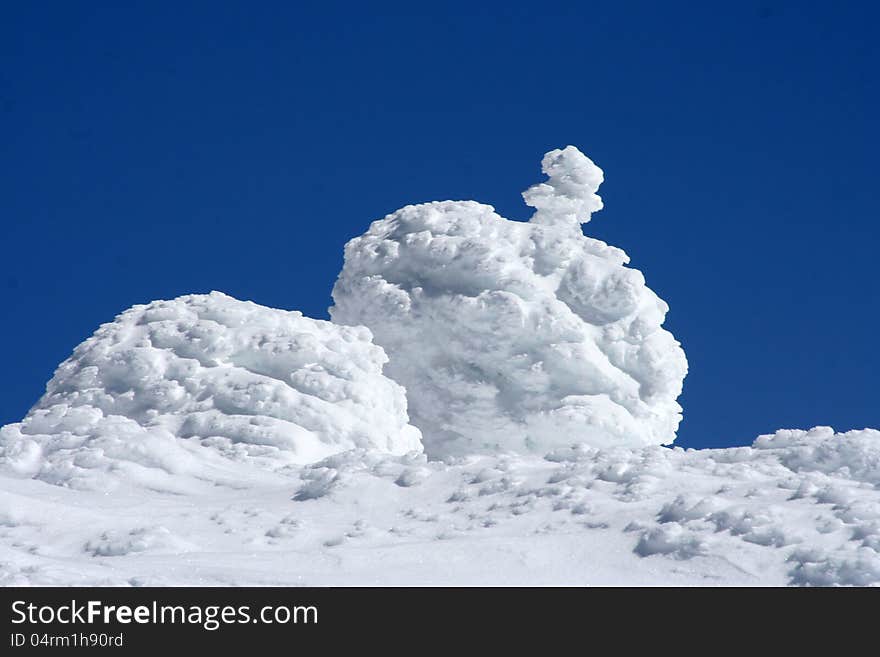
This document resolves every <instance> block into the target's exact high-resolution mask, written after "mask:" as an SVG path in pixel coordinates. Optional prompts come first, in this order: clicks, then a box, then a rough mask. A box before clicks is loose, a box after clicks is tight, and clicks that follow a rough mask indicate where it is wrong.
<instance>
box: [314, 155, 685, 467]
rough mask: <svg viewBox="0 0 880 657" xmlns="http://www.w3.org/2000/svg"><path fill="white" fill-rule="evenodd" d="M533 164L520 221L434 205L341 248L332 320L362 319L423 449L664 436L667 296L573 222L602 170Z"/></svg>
mask: <svg viewBox="0 0 880 657" xmlns="http://www.w3.org/2000/svg"><path fill="white" fill-rule="evenodd" d="M542 164H543V170H544V173H545V174H547V176H548V180H547V181H546V182H544V183H541V184H538V185H535V186H533V187H531V188H530V189H528V190H527V191H526V192H525V193H524V194H523V196H524V198H525V201H526V203H527V204H528V205H530V206H532V207H534V208H535V213H534V216H533V217H532V219H531V220H530V221H529V222H528V223H523V222H516V221H509V220H507V219H504V218H503V217H500V216H499V215H498V214H496V213H495V211H494V209H493V208H492V207H491V206H489V205H483V204H480V203H476V202H473V201H444V202H433V203H425V204H421V205H410V206H406V207H404V208H402V209H400V210H398V211H397V212H394V213H393V214H390V215H388V216H387V217H385V218H384V219H382V220H379V221H375V222H373V224H372V225H371V226H370V228H369V230H368V231H367V232H366V234H364V235H362V236H360V237H357V238H355V239H353V240H351V241H350V242H349V243H348V244H347V245H346V248H345V265H344V267H343V270H342V272H341V274H340V275H339V279H338V280H337V282H336V285H335V287H334V289H333V299H334V303H335V305H334V306H333V307H332V308H331V309H330V313H331V316H332V319H333V321H334V322H336V323H339V324H345V325H357V324H363V325H365V326H367V327H369V328H370V329H371V330H372V332H373V335H374V340H375V341H376V343H377V344H379V345H381V346H382V347H383V348H384V349H385V351H386V352H387V353H388V355H389V358H390V362H389V364H388V365H387V366H386V368H385V373H386V374H387V375H388V376H390V377H391V378H393V379H394V380H396V381H397V382H399V383H401V384H402V385H403V386H404V387H405V388H406V390H407V399H408V402H409V411H410V417H411V418H412V422H413V424H415V425H416V426H418V427H419V428H420V429H421V430H422V434H423V441H424V444H425V449H426V451H427V452H428V453H429V454H430V455H432V456H444V455H449V454H462V453H472V452H481V451H482V452H493V451H498V450H512V451H535V450H537V451H542V450H543V451H546V450H548V449H552V448H554V447H558V446H563V445H568V444H570V443H572V442H575V441H584V442H587V443H590V444H592V445H594V446H613V445H627V446H641V445H652V444H654V445H657V444H668V443H671V442H672V441H673V440H674V439H675V432H676V429H677V428H678V424H679V421H680V419H681V407H680V406H679V405H678V403H677V402H676V398H677V397H678V396H679V394H680V393H681V389H682V381H683V379H684V376H685V374H686V372H687V361H686V360H685V356H684V352H683V351H682V349H681V347H680V345H679V344H678V342H676V340H675V339H674V338H673V336H672V335H671V334H670V333H669V332H668V331H666V330H664V329H663V328H661V325H662V323H663V321H664V318H665V315H666V311H667V309H668V307H667V305H666V304H665V303H664V302H663V301H662V300H661V299H660V298H658V297H657V295H656V294H654V292H652V291H651V290H650V289H649V288H647V287H646V286H645V280H644V277H643V276H642V274H641V273H640V272H639V271H637V270H635V269H630V268H628V267H626V266H625V264H626V263H627V262H629V258H628V256H627V255H626V254H625V253H624V252H623V251H622V250H620V249H617V248H614V247H612V246H608V245H607V244H605V243H604V242H602V241H600V240H597V239H592V238H590V237H586V236H584V235H583V233H582V231H581V226H580V225H581V223H586V222H588V221H589V220H590V215H591V213H592V212H595V211H597V210H599V209H601V207H602V201H601V199H600V198H599V196H597V194H596V191H597V189H598V188H599V185H600V184H601V182H602V179H603V177H602V170H601V169H599V167H597V166H596V165H595V164H593V162H592V161H591V160H589V159H588V158H587V157H586V156H584V155H583V154H582V153H581V152H580V151H578V150H577V149H576V148H574V147H573V146H568V147H567V148H565V149H562V150H555V151H552V152H550V153H547V155H545V157H544V159H543V163H542Z"/></svg>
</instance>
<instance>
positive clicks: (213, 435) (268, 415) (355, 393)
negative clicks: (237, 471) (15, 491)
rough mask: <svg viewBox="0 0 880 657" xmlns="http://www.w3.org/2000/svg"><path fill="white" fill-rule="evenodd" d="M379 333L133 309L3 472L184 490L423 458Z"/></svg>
mask: <svg viewBox="0 0 880 657" xmlns="http://www.w3.org/2000/svg"><path fill="white" fill-rule="evenodd" d="M386 361H387V357H386V356H385V353H384V352H383V351H382V348H381V347H378V346H376V345H375V344H373V343H372V342H371V335H370V331H369V330H368V329H366V328H364V327H358V326H338V325H335V324H331V323H330V322H326V321H319V320H314V319H309V318H307V317H303V315H302V314H301V313H299V312H287V311H283V310H276V309H272V308H266V307H263V306H259V305H257V304H255V303H252V302H245V301H238V300H236V299H233V298H232V297H229V296H226V295H224V294H221V293H219V292H212V293H211V294H208V295H190V296H183V297H180V298H177V299H174V300H171V301H155V302H153V303H150V304H148V305H138V306H134V307H132V308H131V309H129V310H127V311H126V312H124V313H122V314H121V315H119V316H118V317H117V318H116V319H115V321H113V322H111V323H108V324H104V325H103V326H101V327H100V328H99V329H98V330H97V331H96V332H95V334H94V335H93V336H92V337H90V338H89V339H88V340H86V341H85V342H83V343H82V344H80V345H79V346H78V347H77V348H76V350H75V351H74V352H73V355H72V356H71V357H70V358H68V359H67V360H66V361H65V362H63V363H62V364H61V365H60V366H59V367H58V369H57V371H56V372H55V376H54V377H53V378H52V380H51V381H50V382H49V383H48V385H47V388H46V394H45V395H44V396H43V397H42V398H41V399H40V401H39V402H38V403H37V404H36V405H35V406H34V408H33V409H31V411H30V412H29V413H28V415H27V417H25V419H24V420H23V421H22V422H20V423H17V424H11V425H8V426H5V427H3V428H2V429H0V468H3V469H6V470H11V471H13V472H15V473H17V474H19V475H22V476H29V477H36V478H39V479H42V480H44V481H49V482H52V483H56V484H63V485H69V486H72V487H77V488H106V487H107V486H108V485H110V483H111V482H112V480H114V479H117V480H118V479H128V480H137V481H140V482H141V483H143V484H146V485H150V486H152V487H156V488H162V489H170V490H179V489H180V487H181V486H182V485H183V484H182V482H183V481H184V480H185V479H186V477H181V475H191V476H193V477H196V478H198V479H204V480H206V481H210V482H216V481H223V480H224V479H226V480H229V479H234V474H233V473H232V472H231V471H230V467H231V465H232V464H235V463H239V464H241V463H244V464H248V465H257V466H259V467H261V468H268V469H271V470H277V469H279V468H283V467H285V466H289V465H291V464H301V463H310V462H314V461H318V460H320V459H323V458H325V457H327V456H329V455H331V454H334V453H336V452H340V451H343V450H348V449H354V448H365V449H373V450H379V451H383V452H387V453H391V454H405V453H407V452H409V451H412V450H417V451H420V450H421V443H420V434H419V431H418V429H416V428H415V427H413V426H411V425H410V424H409V423H408V420H407V412H406V398H405V393H404V390H403V388H401V387H400V386H399V385H398V384H397V383H395V382H394V381H391V380H390V379H388V378H386V377H385V376H383V375H382V366H383V364H384V363H385V362H386Z"/></svg>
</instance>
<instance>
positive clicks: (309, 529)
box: [0, 427, 880, 586]
mask: <svg viewBox="0 0 880 657" xmlns="http://www.w3.org/2000/svg"><path fill="white" fill-rule="evenodd" d="M201 449H202V451H203V452H209V451H210V448H204V447H203V448H201ZM237 467H239V468H241V471H240V472H239V473H238V474H239V476H238V477H236V478H235V479H234V481H233V480H226V481H223V480H218V481H216V482H214V484H213V485H212V486H210V487H208V486H206V487H204V488H203V489H196V488H193V489H192V490H190V491H189V492H188V493H186V494H179V493H180V491H179V490H178V489H177V488H176V487H169V488H168V489H163V488H162V487H161V482H157V485H156V486H154V487H153V489H151V490H145V489H144V488H143V487H142V486H141V485H140V484H139V483H138V482H122V483H121V484H120V485H119V486H118V487H117V489H116V491H115V492H114V494H113V495H106V494H102V493H99V492H95V491H92V490H77V489H73V488H70V487H65V486H58V485H52V484H50V483H47V482H46V481H45V480H40V479H33V478H28V477H26V476H22V475H21V474H19V473H17V472H15V471H12V470H10V468H9V467H8V466H5V467H3V469H2V471H0V584H4V585H74V584H75V585H134V586H139V585H490V584H491V585H538V584H552V585H750V586H755V585H770V586H776V585H812V586H827V585H857V586H863V585H875V586H876V585H880V432H878V431H875V430H864V431H851V432H847V433H844V434H835V433H834V432H833V431H832V430H831V429H829V428H824V427H818V428H815V429H812V430H810V431H780V432H777V433H776V434H775V435H771V436H762V437H760V438H758V439H757V440H756V441H755V443H754V445H753V446H752V447H740V448H733V449H717V450H711V449H707V450H683V449H681V448H666V447H659V446H648V447H641V448H626V447H614V448H604V449H603V448H595V447H590V446H587V445H584V444H578V445H574V446H570V447H565V448H559V449H556V450H553V451H551V452H549V453H548V454H546V455H544V456H538V455H526V454H514V453H507V454H495V455H471V456H468V457H460V458H449V459H447V460H445V461H431V460H428V459H427V458H426V456H425V455H424V454H418V453H411V454H408V455H404V456H393V455H387V454H381V453H379V452H377V451H375V450H371V451H366V450H353V451H348V452H342V453H339V454H335V455H333V456H330V457H328V458H327V459H325V460H323V461H321V462H318V463H314V464H309V465H301V466H294V467H290V468H286V469H283V470H277V471H266V470H257V469H250V470H247V467H248V466H247V464H237ZM247 473H249V476H246V475H247ZM170 493H178V494H170ZM487 564H489V565H490V566H491V567H487Z"/></svg>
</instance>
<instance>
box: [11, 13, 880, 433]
mask: <svg viewBox="0 0 880 657" xmlns="http://www.w3.org/2000/svg"><path fill="white" fill-rule="evenodd" d="M114 4H117V3H101V2H90V3H45V2H34V3H18V4H17V6H12V5H11V3H6V4H5V5H4V7H3V9H2V10H0V149H2V158H0V166H2V176H0V221H2V230H3V234H4V239H3V244H4V246H5V248H4V249H3V257H2V259H0V294H2V304H0V359H2V360H0V362H2V363H3V376H2V377H0V423H5V422H10V421H15V420H17V419H19V418H21V416H22V415H23V414H24V413H25V412H26V411H27V409H28V408H29V406H30V405H31V404H32V403H33V402H34V401H36V399H37V398H38V397H39V396H40V394H41V393H42V391H43V387H44V385H45V382H46V381H47V380H48V379H49V378H50V377H51V375H52V371H53V369H54V368H55V366H56V365H57V364H58V363H59V362H60V361H61V360H63V359H64V358H65V357H67V356H68V355H69V353H70V352H71V350H72V349H73V347H75V346H76V344H78V343H79V342H80V341H81V340H83V339H84V338H86V337H87V336H88V335H89V334H91V332H92V331H93V330H94V329H95V328H96V327H97V326H98V324H100V323H102V322H105V321H109V320H110V319H112V317H113V316H114V315H115V314H117V313H119V312H121V311H122V310H124V309H125V308H127V307H128V306H130V305H132V304H134V303H143V302H147V301H149V300H152V299H157V298H168V297H173V296H176V295H180V294H184V293H189V292H203V291H209V290H212V289H218V290H222V291H224V292H227V293H229V294H232V295H234V296H236V297H239V298H245V299H253V300H255V301H257V302H259V303H263V304H266V305H271V306H277V307H284V308H290V309H298V310H302V311H303V312H305V313H306V314H307V315H310V316H313V317H326V316H327V314H326V309H327V306H328V305H329V304H330V297H329V295H330V289H331V287H332V284H333V281H334V279H335V276H336V274H337V273H338V271H339V269H340V266H341V261H342V247H343V244H344V243H345V241H346V240H348V239H350V238H351V237H353V236H355V235H357V234H359V233H361V232H363V230H364V229H366V227H367V225H368V224H369V222H370V221H372V220H373V219H376V218H379V217H381V216H384V215H385V214H386V213H388V212H390V211H393V210H395V209H396V208H398V207H400V206H402V205H404V204H407V203H416V202H421V201H427V200H439V199H470V198H473V199H476V200H480V201H484V202H487V203H490V204H492V205H494V206H495V207H496V208H497V209H498V210H499V212H501V214H503V215H505V216H508V217H510V218H513V219H526V218H527V217H528V216H529V211H528V210H529V209H528V208H526V207H525V206H524V205H523V204H522V201H521V199H520V196H519V194H520V192H521V191H522V190H523V189H525V188H526V187H527V186H528V185H530V184H532V183H534V182H536V181H538V180H540V179H541V176H540V171H539V160H540V157H541V155H542V154H543V153H544V152H545V151H547V150H549V149H551V148H555V147H558V146H563V145H566V144H575V145H577V146H578V147H580V148H581V149H582V150H583V151H584V152H586V153H587V154H588V155H589V156H590V157H591V158H592V159H593V160H594V161H596V163H597V164H599V165H600V166H601V167H602V168H603V169H604V170H605V175H606V183H605V184H604V185H603V187H602V189H601V194H602V196H603V198H604V200H605V206H606V208H605V210H603V211H602V212H601V213H599V214H597V215H595V216H594V219H593V221H592V222H591V223H590V224H588V225H587V226H586V232H587V233H588V234H590V235H593V236H596V237H599V238H601V239H604V240H606V241H608V242H610V243H611V244H614V245H616V246H620V247H622V248H624V249H625V250H626V251H627V252H628V253H629V254H630V256H631V257H632V264H633V265H634V266H636V267H638V268H639V269H641V270H643V271H644V272H645V275H646V277H647V280H648V284H649V285H650V286H651V287H652V288H654V289H655V290H656V291H657V292H658V293H659V294H660V296H661V297H663V298H664V299H666V300H667V301H668V302H669V304H670V306H671V312H670V314H669V317H668V319H667V326H668V328H670V330H672V331H673V332H674V333H675V335H676V337H678V338H679V340H681V342H682V343H683V345H684V348H685V350H686V352H687V355H688V359H689V361H690V367H691V373H690V375H689V376H688V378H687V380H686V381H685V393H684V395H683V396H682V398H681V402H682V404H683V406H684V408H685V412H684V417H685V419H684V422H683V424H682V426H681V430H680V432H679V440H678V444H682V445H684V446H690V447H702V446H726V445H736V444H748V443H749V442H750V441H751V439H752V438H753V437H754V436H756V435H757V434H759V433H762V432H769V431H772V430H774V429H776V428H780V427H809V426H812V425H815V424H830V425H832V426H834V427H835V428H838V429H849V428H861V427H864V426H880V410H878V404H877V390H878V387H877V373H878V371H880V357H878V350H877V339H876V336H877V333H878V330H877V327H878V325H880V303H878V291H877V283H878V273H877V272H878V264H877V255H876V254H877V246H878V242H880V239H878V238H880V228H878V223H877V222H878V206H880V201H878V194H877V180H876V176H877V166H876V157H877V155H876V152H877V146H878V144H880V140H878V122H877V115H878V112H877V105H878V100H880V93H878V83H877V75H876V72H877V70H878V64H880V57H878V44H877V39H876V25H877V21H878V19H880V9H877V5H876V4H875V3H867V2H862V3H857V2H843V3H803V2H766V1H764V2H751V1H748V0H746V1H743V2H735V3H700V5H701V6H699V7H696V6H694V5H697V4H698V3H627V2H619V3H592V2H555V3H544V2H540V3H539V2H534V3H528V4H519V3H511V2H505V3H475V2H468V3H457V2H447V3H442V4H437V5H435V6H431V7H429V8H425V7H423V6H419V5H420V4H422V3H405V4H400V5H397V4H393V3H359V5H358V6H354V3H340V4H334V3H332V2H321V3H268V2H267V3H244V2H241V3H192V2H183V3H159V2H150V3H146V2H145V3H124V4H125V5H126V6H125V7H118V6H113V5H114Z"/></svg>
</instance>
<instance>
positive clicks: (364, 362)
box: [0, 147, 880, 586]
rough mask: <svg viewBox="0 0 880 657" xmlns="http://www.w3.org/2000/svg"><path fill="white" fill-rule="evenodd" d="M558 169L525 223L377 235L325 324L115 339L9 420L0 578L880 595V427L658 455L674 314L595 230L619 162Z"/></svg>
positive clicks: (556, 159) (215, 304)
mask: <svg viewBox="0 0 880 657" xmlns="http://www.w3.org/2000/svg"><path fill="white" fill-rule="evenodd" d="M543 169H544V172H545V173H546V174H547V176H548V180H547V181H546V182H544V183H540V184H537V185H535V186H533V187H531V188H529V189H528V190H527V191H526V192H525V193H524V198H525V200H526V202H527V203H528V204H529V205H530V206H531V207H534V208H535V214H534V216H533V217H532V219H531V221H529V222H527V223H525V222H515V221H509V220H507V219H504V218H502V217H500V216H498V215H497V214H496V213H495V212H494V210H493V209H492V208H491V207H490V206H487V205H481V204H479V203H475V202H472V201H463V202H452V201H446V202H442V203H427V204H423V205H417V206H408V207H405V208H403V209H401V210H398V211H397V212H395V213H393V214H391V215H388V216H387V217H386V218H385V219H382V220H380V221H377V222H375V223H373V225H372V226H371V227H370V229H369V231H368V232H367V233H366V234H365V235H363V236H361V237H358V238H356V239H354V240H352V241H351V242H349V244H348V245H347V246H346V252H345V266H344V269H343V271H342V273H341V274H340V276H339V279H338V280H337V282H336V286H335V288H334V292H333V294H334V300H335V306H334V307H333V308H332V309H331V313H332V319H333V322H326V321H319V320H314V319H309V318H306V317H303V316H302V314H301V313H298V312H288V311H284V310H277V309H272V308H265V307H262V306H259V305H257V304H255V303H252V302H244V301H238V300H236V299H233V298H231V297H228V296H226V295H224V294H221V293H219V292H212V293H211V294H208V295H190V296H184V297H180V298H178V299H173V300H170V301H155V302H153V303H150V304H147V305H138V306H134V307H133V308H131V309H129V310H127V311H125V312H124V313H122V314H121V315H119V316H118V317H117V318H116V319H115V320H114V321H112V322H110V323H108V324H104V325H103V326H101V327H100V328H99V329H98V330H97V331H96V332H95V334H94V335H93V336H92V337H91V338H89V339H88V340H86V341H85V342H83V343H82V344H81V345H79V346H78V347H77V348H76V349H75V350H74V352H73V354H72V356H71V357H70V358H68V359H67V360H66V361H64V362H63V363H62V364H61V365H60V366H59V368H58V370H57V371H56V372H55V375H54V377H53V378H52V380H51V381H50V382H49V383H48V385H47V388H46V393H45V395H44V396H43V397H42V398H41V399H40V400H39V401H38V402H37V404H36V405H35V406H34V407H33V408H32V409H31V411H30V412H29V413H28V414H27V416H26V417H25V418H24V419H23V420H22V421H21V422H19V423H15V424H10V425H7V426H5V427H2V428H0V585H131V586H142V585H154V586H161V585H315V586H317V585H490V584H491V585H537V584H546V585H549V584H552V585H748V586H755V585H770V586H776V585H799V586H833V585H852V586H869V585H874V586H880V431H877V430H874V429H864V430H860V431H849V432H846V433H836V432H835V431H834V430H833V429H831V428H830V427H815V428H813V429H810V430H808V431H800V430H783V431H777V432H776V433H773V434H767V435H762V436H759V437H758V438H757V439H756V440H755V441H754V443H753V444H752V445H751V446H749V447H736V448H730V449H711V450H710V449H707V450H684V449H681V448H678V447H675V448H670V447H665V446H663V445H667V444H669V443H671V442H672V441H673V439H674V437H675V431H676V428H677V426H678V423H679V420H680V418H681V408H680V407H679V405H678V404H677V402H676V398H677V397H678V395H679V394H680V392H681V387H682V380H683V378H684V376H685V374H686V371H687V362H686V360H685V357H684V352H683V351H682V349H681V347H680V346H679V344H678V343H677V342H676V341H675V339H674V338H673V336H672V335H671V334H670V333H669V332H667V331H666V330H664V329H663V328H662V324H663V320H664V317H665V313H666V310H667V307H666V304H665V303H664V302H663V301H661V300H660V299H659V298H658V297H657V296H656V295H655V294H654V293H653V292H652V291H651V290H650V289H648V288H647V287H646V286H645V282H644V278H643V276H642V275H641V273H639V272H638V271H637V270H635V269H631V268H628V267H626V266H625V265H626V264H627V262H628V258H627V256H626V254H624V253H623V251H621V250H619V249H617V248H614V247H611V246H608V245H606V244H604V243H603V242H600V241H598V240H595V239H592V238H589V237H586V236H584V235H583V233H582V232H581V231H582V229H581V225H582V224H583V223H586V222H587V221H589V220H590V217H591V214H592V213H593V212H595V211H597V210H599V209H601V207H602V202H601V199H599V197H598V196H597V194H596V192H597V190H598V188H599V185H600V184H601V182H602V178H603V176H602V171H601V170H600V169H599V168H598V167H597V166H596V165H595V164H593V163H592V162H591V161H590V160H589V159H588V158H586V156H584V155H583V154H581V153H580V152H579V151H578V150H577V149H575V148H573V147H567V148H565V149H562V150H556V151H551V152H550V153H548V154H547V155H546V156H545V157H544V160H543ZM386 352H387V355H386ZM389 357H390V359H389ZM408 408H409V410H408ZM410 417H411V418H412V420H411V423H410V419H409V418H410ZM416 427H418V428H416ZM420 429H421V433H420ZM423 444H424V450H423ZM486 564H491V567H490V568H487V567H486Z"/></svg>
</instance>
